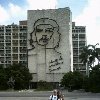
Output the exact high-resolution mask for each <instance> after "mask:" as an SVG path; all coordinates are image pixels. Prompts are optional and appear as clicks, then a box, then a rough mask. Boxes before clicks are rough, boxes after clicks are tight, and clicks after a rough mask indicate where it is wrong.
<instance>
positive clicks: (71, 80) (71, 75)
mask: <svg viewBox="0 0 100 100" xmlns="http://www.w3.org/2000/svg"><path fill="white" fill-rule="evenodd" d="M83 80H84V76H83V74H81V73H80V72H78V71H74V72H71V71H70V72H68V73H66V74H65V75H64V76H63V78H62V80H61V85H62V86H64V87H66V88H70V89H72V90H73V89H81V88H82V86H83Z"/></svg>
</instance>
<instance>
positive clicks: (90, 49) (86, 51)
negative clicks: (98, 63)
mask: <svg viewBox="0 0 100 100" xmlns="http://www.w3.org/2000/svg"><path fill="white" fill-rule="evenodd" d="M96 45H98V43H97V44H96ZM96 45H88V46H85V47H83V48H82V49H83V51H82V53H81V55H80V58H81V62H83V64H84V65H86V74H87V75H88V76H89V69H90V68H91V69H92V67H94V62H95V59H96V58H97V59H98V60H99V53H98V51H97V48H96Z"/></svg>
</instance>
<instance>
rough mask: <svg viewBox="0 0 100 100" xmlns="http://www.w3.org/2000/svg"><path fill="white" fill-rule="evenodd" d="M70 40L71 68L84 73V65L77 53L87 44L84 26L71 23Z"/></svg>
mask: <svg viewBox="0 0 100 100" xmlns="http://www.w3.org/2000/svg"><path fill="white" fill-rule="evenodd" d="M72 40H73V70H74V71H80V72H82V73H86V66H85V65H83V63H82V62H81V59H80V57H79V55H80V54H81V52H82V47H84V46H86V45H87V40H86V27H85V26H76V25H75V22H73V23H72Z"/></svg>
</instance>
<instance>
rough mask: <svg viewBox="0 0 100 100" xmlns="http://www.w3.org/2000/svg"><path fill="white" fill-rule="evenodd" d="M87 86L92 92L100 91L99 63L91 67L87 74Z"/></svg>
mask: <svg viewBox="0 0 100 100" xmlns="http://www.w3.org/2000/svg"><path fill="white" fill-rule="evenodd" d="M89 83H90V84H89V88H90V91H92V92H100V65H95V67H93V68H92V71H91V72H90V76H89Z"/></svg>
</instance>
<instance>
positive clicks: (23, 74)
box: [6, 64, 32, 90]
mask: <svg viewBox="0 0 100 100" xmlns="http://www.w3.org/2000/svg"><path fill="white" fill-rule="evenodd" d="M6 73H7V76H8V79H9V78H11V77H12V78H13V80H14V81H15V82H14V89H17V90H19V89H27V88H29V82H30V80H31V79H32V75H31V74H30V72H29V69H28V68H27V67H25V66H23V65H21V64H14V65H11V66H9V67H7V68H6Z"/></svg>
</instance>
